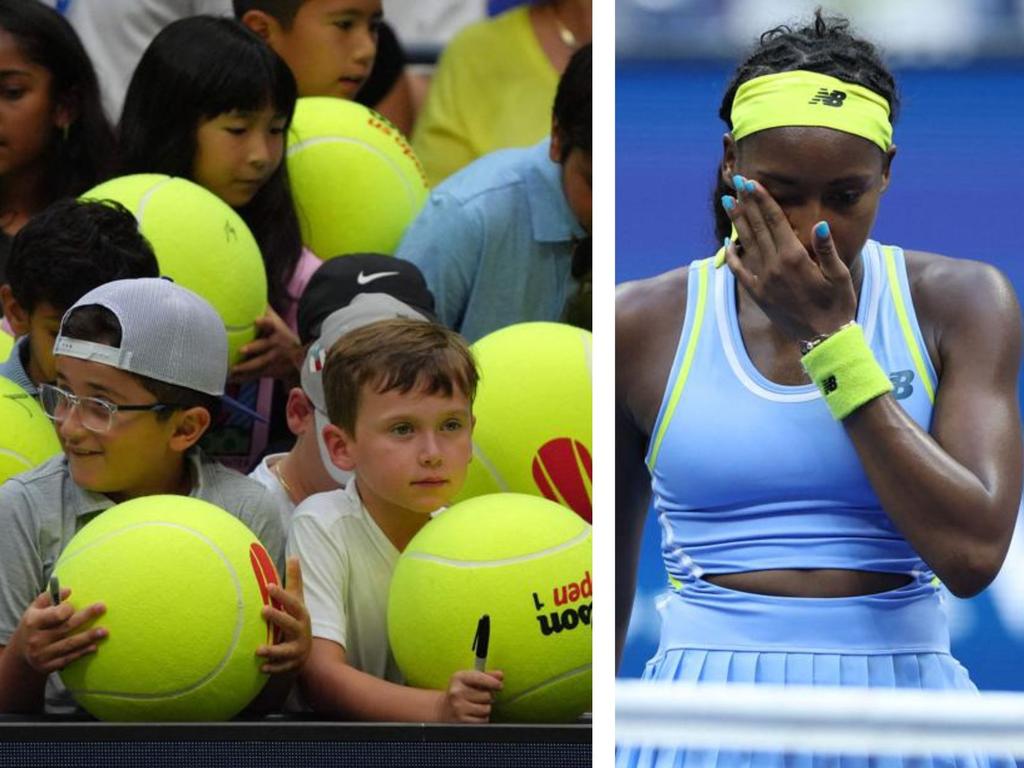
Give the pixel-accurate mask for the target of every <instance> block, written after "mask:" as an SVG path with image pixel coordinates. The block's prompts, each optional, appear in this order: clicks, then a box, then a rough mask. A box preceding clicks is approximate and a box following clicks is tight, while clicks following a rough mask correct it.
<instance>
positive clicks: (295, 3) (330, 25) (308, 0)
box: [234, 0, 382, 99]
mask: <svg viewBox="0 0 1024 768" xmlns="http://www.w3.org/2000/svg"><path fill="white" fill-rule="evenodd" d="M234 8H235V16H236V17H237V18H238V19H239V20H240V21H241V22H242V23H243V24H245V25H246V26H247V27H248V28H249V29H251V30H252V31H253V32H255V33H256V34H257V35H259V36H260V37H261V38H263V40H264V41H265V42H266V43H267V45H269V46H270V47H271V48H273V49H274V50H275V51H276V52H277V54H278V55H279V56H280V57H281V58H282V59H284V60H285V61H286V62H287V63H288V66H289V67H290V68H291V70H292V74H293V75H295V82H296V83H297V84H298V88H299V95H301V96H336V97H338V98H342V99H352V98H354V97H355V95H356V93H357V92H358V91H359V89H360V88H362V86H363V83H365V82H366V80H367V78H368V77H369V76H370V71H371V70H372V69H373V61H374V58H375V57H376V55H377V32H378V28H379V27H380V23H381V16H382V11H381V0H234Z"/></svg>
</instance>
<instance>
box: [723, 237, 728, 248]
mask: <svg viewBox="0 0 1024 768" xmlns="http://www.w3.org/2000/svg"><path fill="white" fill-rule="evenodd" d="M722 247H723V248H728V247H729V238H728V237H725V238H722Z"/></svg>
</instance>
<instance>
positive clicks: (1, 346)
mask: <svg viewBox="0 0 1024 768" xmlns="http://www.w3.org/2000/svg"><path fill="white" fill-rule="evenodd" d="M12 349H14V337H13V336H10V335H9V334H6V333H4V330H3V329H2V328H0V363H2V362H3V361H4V360H6V359H7V358H8V357H10V355H11V350H12Z"/></svg>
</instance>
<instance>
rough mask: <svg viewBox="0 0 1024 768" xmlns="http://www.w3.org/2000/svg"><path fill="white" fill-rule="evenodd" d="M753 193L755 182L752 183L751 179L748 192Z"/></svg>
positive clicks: (748, 181)
mask: <svg viewBox="0 0 1024 768" xmlns="http://www.w3.org/2000/svg"><path fill="white" fill-rule="evenodd" d="M753 191H754V182H752V181H751V180H750V179H747V192H753Z"/></svg>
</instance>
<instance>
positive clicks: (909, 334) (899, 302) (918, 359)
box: [882, 245, 935, 405]
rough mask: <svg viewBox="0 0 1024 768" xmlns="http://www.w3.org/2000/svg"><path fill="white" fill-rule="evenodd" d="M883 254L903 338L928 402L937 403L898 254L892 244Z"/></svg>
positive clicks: (884, 248) (883, 250)
mask: <svg viewBox="0 0 1024 768" xmlns="http://www.w3.org/2000/svg"><path fill="white" fill-rule="evenodd" d="M882 255H883V256H884V258H885V269H886V272H888V274H889V290H890V291H891V292H892V301H893V305H894V306H895V308H896V317H897V318H899V321H900V329H901V330H902V331H903V339H904V340H905V341H906V342H907V349H908V350H910V357H911V358H912V359H913V361H914V367H915V368H916V369H917V375H918V376H920V377H921V382H922V384H923V385H924V391H925V392H926V393H927V394H928V402H930V403H931V404H932V405H934V404H935V387H934V385H933V384H932V377H931V376H929V375H928V369H927V367H925V364H924V356H923V355H922V354H921V348H920V346H918V343H917V339H916V338H915V337H914V329H913V328H912V327H911V325H910V318H909V316H908V315H907V307H906V304H905V302H904V301H903V291H901V290H900V280H899V275H897V273H896V254H895V252H894V251H893V249H892V246H891V245H883V246H882Z"/></svg>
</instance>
